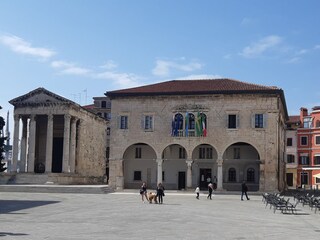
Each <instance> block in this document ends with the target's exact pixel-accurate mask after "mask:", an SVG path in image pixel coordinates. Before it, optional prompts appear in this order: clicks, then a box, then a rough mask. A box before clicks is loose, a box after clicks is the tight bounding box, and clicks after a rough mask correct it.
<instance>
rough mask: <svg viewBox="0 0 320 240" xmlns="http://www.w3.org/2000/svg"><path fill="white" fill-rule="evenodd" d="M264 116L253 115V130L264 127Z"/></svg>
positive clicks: (261, 114) (260, 114)
mask: <svg viewBox="0 0 320 240" xmlns="http://www.w3.org/2000/svg"><path fill="white" fill-rule="evenodd" d="M264 118H265V116H264V114H263V113H255V114H254V128H256V129H262V128H264V127H265V126H264V125H265V123H264V121H265V120H264Z"/></svg>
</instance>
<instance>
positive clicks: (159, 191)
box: [157, 183, 164, 204]
mask: <svg viewBox="0 0 320 240" xmlns="http://www.w3.org/2000/svg"><path fill="white" fill-rule="evenodd" d="M157 197H158V203H159V204H162V203H163V197H164V187H163V185H162V183H159V184H158V186H157Z"/></svg>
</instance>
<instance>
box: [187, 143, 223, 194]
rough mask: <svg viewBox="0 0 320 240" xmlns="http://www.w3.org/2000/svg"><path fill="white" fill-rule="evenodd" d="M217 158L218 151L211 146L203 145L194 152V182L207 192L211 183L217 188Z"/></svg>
mask: <svg viewBox="0 0 320 240" xmlns="http://www.w3.org/2000/svg"><path fill="white" fill-rule="evenodd" d="M217 158H218V154H217V151H216V149H215V148H214V147H213V146H211V145H209V144H201V145H199V146H197V147H196V148H195V149H194V150H193V152H192V159H193V160H194V164H193V169H192V172H193V181H192V182H193V183H195V186H199V187H200V189H201V190H207V189H208V184H209V183H210V182H212V183H213V184H214V186H215V187H216V186H217Z"/></svg>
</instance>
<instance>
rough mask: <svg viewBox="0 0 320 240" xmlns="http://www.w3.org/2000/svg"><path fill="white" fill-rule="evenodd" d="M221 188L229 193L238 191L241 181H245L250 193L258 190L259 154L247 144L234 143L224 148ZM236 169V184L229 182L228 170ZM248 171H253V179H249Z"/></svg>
mask: <svg viewBox="0 0 320 240" xmlns="http://www.w3.org/2000/svg"><path fill="white" fill-rule="evenodd" d="M222 158H223V166H222V167H223V188H224V189H226V190H229V191H240V190H241V183H242V181H247V185H248V187H249V189H250V191H258V190H259V182H260V176H259V173H260V154H259V152H258V150H257V148H255V147H254V146H253V145H252V144H250V143H248V142H235V143H232V144H230V145H229V146H228V147H226V149H225V151H224V153H223V155H222ZM230 168H235V169H236V182H233V181H229V179H228V170H229V169H230ZM248 169H253V170H254V179H249V182H248V179H247V178H248V175H247V171H248Z"/></svg>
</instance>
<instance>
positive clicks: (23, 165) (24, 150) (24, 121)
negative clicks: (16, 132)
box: [20, 117, 28, 172]
mask: <svg viewBox="0 0 320 240" xmlns="http://www.w3.org/2000/svg"><path fill="white" fill-rule="evenodd" d="M27 137H28V118H27V117H22V138H21V143H20V148H21V151H20V172H25V171H26V160H27Z"/></svg>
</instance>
